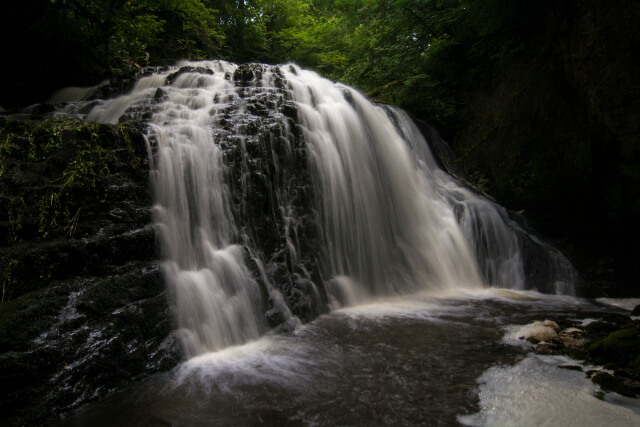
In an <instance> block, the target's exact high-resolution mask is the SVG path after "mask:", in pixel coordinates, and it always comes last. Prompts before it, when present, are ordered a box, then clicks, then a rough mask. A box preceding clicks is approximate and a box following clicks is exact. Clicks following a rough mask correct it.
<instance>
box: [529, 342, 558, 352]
mask: <svg viewBox="0 0 640 427" xmlns="http://www.w3.org/2000/svg"><path fill="white" fill-rule="evenodd" d="M533 352H534V353H536V354H545V355H549V354H560V348H559V346H558V345H556V344H553V343H549V342H546V341H543V342H541V343H539V344H537V345H536V346H535V347H534V348H533Z"/></svg>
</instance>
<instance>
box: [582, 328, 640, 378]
mask: <svg viewBox="0 0 640 427" xmlns="http://www.w3.org/2000/svg"><path fill="white" fill-rule="evenodd" d="M589 353H590V355H591V357H592V358H593V360H594V361H595V362H596V363H601V364H604V365H606V366H610V367H612V368H614V369H627V370H629V371H630V373H631V374H632V375H633V376H634V377H636V378H638V377H640V331H639V330H638V329H620V330H617V331H614V332H612V333H610V334H609V335H608V336H607V337H606V338H603V339H600V340H597V341H595V342H593V343H592V344H591V345H590V346H589Z"/></svg>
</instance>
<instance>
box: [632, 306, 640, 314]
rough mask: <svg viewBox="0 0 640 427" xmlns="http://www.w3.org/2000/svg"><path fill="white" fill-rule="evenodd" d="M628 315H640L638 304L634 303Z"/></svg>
mask: <svg viewBox="0 0 640 427" xmlns="http://www.w3.org/2000/svg"><path fill="white" fill-rule="evenodd" d="M630 316H640V304H638V305H636V306H635V307H634V308H633V310H631V314H630Z"/></svg>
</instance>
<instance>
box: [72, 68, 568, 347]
mask: <svg viewBox="0 0 640 427" xmlns="http://www.w3.org/2000/svg"><path fill="white" fill-rule="evenodd" d="M179 65H180V66H185V65H190V66H194V67H200V68H203V69H208V70H212V71H213V74H208V73H203V72H200V71H194V72H186V73H183V74H181V75H179V76H178V77H177V78H175V79H173V80H172V81H171V82H169V81H168V80H167V77H168V76H169V75H170V74H171V73H174V72H176V71H177V70H178V69H179V67H171V68H169V69H168V70H166V71H162V72H156V73H154V74H152V75H149V76H146V77H142V78H140V79H139V80H138V81H137V83H136V85H135V86H134V87H133V89H132V90H131V91H130V93H129V94H126V95H123V96H121V97H119V98H116V99H112V100H106V101H99V102H97V103H96V105H95V106H94V107H93V108H92V109H91V111H90V112H89V113H88V115H87V118H88V119H89V120H95V121H101V122H109V123H117V122H118V120H119V118H120V117H121V116H122V115H123V114H125V113H126V112H129V113H130V112H131V111H134V113H133V114H134V115H135V108H136V107H141V106H142V107H145V106H147V107H149V108H151V109H152V111H153V115H152V117H151V119H150V121H149V124H150V132H149V137H148V140H149V143H150V148H151V147H153V148H154V149H155V151H154V150H150V151H153V152H155V155H154V156H153V158H152V159H151V163H152V165H151V170H152V172H151V173H152V183H153V191H154V197H155V203H156V204H155V207H154V212H155V218H156V222H157V229H158V232H159V236H160V242H161V247H162V250H163V255H164V258H165V261H164V264H163V265H164V271H165V275H166V279H167V283H168V286H169V289H170V293H171V296H172V298H173V306H174V307H175V316H176V319H177V321H178V326H179V333H180V337H181V339H182V343H183V347H184V350H185V353H186V355H187V356H196V355H199V354H203V353H206V352H210V351H217V350H221V349H223V348H226V347H228V346H231V345H237V344H242V343H246V342H248V341H251V340H255V339H256V338H258V337H259V336H260V335H261V334H262V333H264V332H265V331H266V330H267V326H266V324H265V321H264V320H263V319H264V315H263V312H264V306H265V301H264V297H263V294H262V293H261V291H260V287H259V285H258V282H257V281H258V280H261V281H262V283H264V284H265V286H266V288H267V289H266V292H267V295H268V297H269V300H270V301H271V302H272V303H273V304H275V305H276V306H277V308H278V309H279V311H280V312H281V313H283V315H284V317H285V318H286V319H285V320H286V321H288V322H289V323H290V324H291V325H294V326H295V325H297V324H299V323H300V322H299V321H298V320H297V319H296V318H295V316H292V315H291V312H290V311H289V309H288V307H287V306H286V302H285V300H284V298H283V296H282V295H281V294H280V292H279V290H278V288H277V286H275V285H274V284H271V283H269V281H268V278H267V277H266V276H267V275H266V274H265V266H264V264H265V261H264V260H261V259H260V255H259V252H260V251H259V250H254V248H252V247H251V245H252V243H251V242H250V241H249V238H248V237H247V236H246V235H244V234H243V231H242V230H240V229H238V226H237V225H236V222H235V220H234V218H233V215H232V213H231V212H232V210H231V206H230V203H231V200H230V198H231V196H230V194H229V191H228V183H227V182H226V181H225V180H226V178H227V176H228V175H227V174H226V173H225V165H224V162H223V152H222V149H221V147H220V145H219V143H220V142H219V141H217V140H216V135H217V131H218V128H219V127H220V123H221V120H222V119H223V117H222V116H223V114H224V112H225V109H227V108H228V107H229V106H233V108H234V113H233V114H234V117H243V116H246V115H247V104H246V101H245V100H244V99H243V96H244V95H243V94H242V93H241V91H242V90H243V89H240V88H238V87H236V85H235V84H234V82H233V79H232V78H230V77H229V76H230V75H233V73H234V71H235V70H236V68H237V66H236V65H234V64H229V63H226V62H222V61H210V62H198V63H188V62H185V63H182V64H179ZM274 70H275V68H269V67H263V71H264V72H263V74H262V78H261V79H257V80H254V82H253V83H252V85H253V86H254V87H255V88H257V90H259V91H263V92H265V93H275V92H277V88H276V86H275V77H274V76H275V74H274V72H275V71H274ZM281 70H282V72H283V74H284V79H285V82H286V84H287V85H288V89H287V90H286V95H285V96H287V97H290V98H292V99H293V100H294V101H295V105H296V106H297V109H298V119H299V126H301V129H302V133H303V136H304V139H305V141H306V150H307V153H308V157H309V168H310V170H311V173H312V180H313V184H314V185H315V187H316V194H318V195H319V198H320V200H318V201H317V205H316V206H314V207H313V208H314V209H317V210H318V216H319V222H320V224H319V230H320V240H321V247H320V248H317V250H318V251H319V259H320V267H321V275H322V281H323V283H320V284H312V288H313V289H314V292H315V293H316V294H318V295H319V291H318V290H317V287H318V286H319V287H321V288H324V290H325V291H326V295H327V297H328V304H329V308H332V309H336V308H339V307H344V306H353V305H355V304H363V303H365V302H367V301H370V300H371V299H372V298H374V297H379V296H392V295H398V294H407V293H413V292H418V291H431V292H446V291H454V290H455V291H460V290H469V289H479V288H481V287H483V286H486V285H491V286H500V287H506V288H513V289H523V288H525V285H526V284H525V278H524V272H523V261H522V259H521V251H520V248H519V243H518V239H517V237H516V234H515V233H514V226H515V225H514V224H512V223H510V222H509V220H508V219H507V215H506V213H505V212H504V211H503V210H501V209H502V208H500V207H498V206H497V205H495V204H493V203H492V202H490V201H488V200H486V199H484V198H482V197H480V196H478V195H476V194H475V193H473V192H472V191H470V190H468V189H466V188H465V187H463V186H462V185H461V184H460V183H459V182H458V181H456V180H455V179H453V178H452V177H450V176H449V175H447V174H446V173H445V172H443V171H442V170H441V169H440V168H439V167H438V166H437V164H436V162H435V160H434V158H433V156H432V154H431V152H430V150H429V148H428V146H427V143H426V141H425V140H424V138H423V137H422V135H421V134H420V132H419V131H418V129H417V128H416V126H415V125H414V124H413V123H412V122H411V120H410V119H409V118H408V117H407V116H406V114H404V113H403V112H401V111H397V110H393V109H385V108H382V107H380V106H376V105H374V104H372V103H371V102H369V101H368V100H367V99H365V98H364V97H363V96H362V95H361V94H360V93H358V92H357V91H356V90H354V89H351V88H348V87H346V86H343V85H340V84H334V83H332V82H330V81H328V80H326V79H324V78H321V77H320V76H318V75H317V74H315V73H313V72H310V71H305V70H302V69H300V68H298V67H296V66H293V65H290V66H283V67H281ZM159 89H160V91H159ZM76 92H77V94H78V96H82V97H86V96H87V91H85V90H82V91H74V92H73V93H76ZM73 93H71V92H66V93H63V94H61V95H60V96H63V95H64V97H65V99H67V98H68V97H69V96H73ZM154 97H155V98H156V100H157V99H158V98H160V99H161V101H160V102H157V103H156V101H155V100H154ZM74 109H75V110H74ZM132 109H133V110H132ZM79 110H80V109H79V108H78V107H77V106H74V105H69V106H68V107H67V108H66V113H70V112H71V113H72V112H73V111H79ZM232 120H233V119H232ZM283 120H284V118H283ZM286 126H288V125H286ZM286 126H285V125H283V127H286ZM235 129H237V135H234V137H237V138H236V139H235V142H232V141H223V143H226V144H230V143H240V144H244V138H245V135H244V133H243V132H244V130H243V129H244V128H243V126H240V125H238V126H236V127H235ZM287 132H291V130H287ZM243 149H244V147H243ZM275 168H276V173H277V165H276V166H275ZM243 185H244V181H243ZM275 197H276V198H278V196H277V195H276V196H275ZM280 209H281V210H282V211H284V212H288V211H289V209H290V207H288V206H281V207H280ZM287 218H288V216H287ZM287 224H288V220H287ZM285 234H286V235H285V238H286V241H287V248H288V251H289V254H290V259H294V260H295V259H297V258H299V257H300V253H299V248H298V247H297V245H296V244H295V242H294V239H292V237H291V235H290V233H289V226H288V225H287V231H285ZM248 259H250V260H251V261H252V262H253V263H254V264H255V267H256V268H255V269H254V273H252V272H251V271H250V269H249V268H248V267H247V265H246V262H247V260H248ZM256 270H257V273H255V271H256ZM255 274H258V275H259V276H260V277H255ZM556 290H557V291H564V292H568V293H571V284H570V283H566V282H558V284H556Z"/></svg>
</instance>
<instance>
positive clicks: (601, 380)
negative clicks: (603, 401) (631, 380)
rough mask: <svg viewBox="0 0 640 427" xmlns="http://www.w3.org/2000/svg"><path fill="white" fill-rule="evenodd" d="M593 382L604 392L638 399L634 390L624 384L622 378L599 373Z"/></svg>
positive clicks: (592, 378)
mask: <svg viewBox="0 0 640 427" xmlns="http://www.w3.org/2000/svg"><path fill="white" fill-rule="evenodd" d="M591 381H593V382H594V383H595V384H598V385H599V386H600V387H601V388H602V389H603V390H604V391H609V392H614V393H618V394H621V395H623V396H627V397H634V398H635V397H636V394H635V393H634V392H633V390H632V389H631V388H630V387H628V386H626V385H625V384H624V380H623V379H622V378H619V377H616V376H613V375H611V374H609V373H607V372H598V373H597V374H595V375H594V376H593V377H591Z"/></svg>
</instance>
